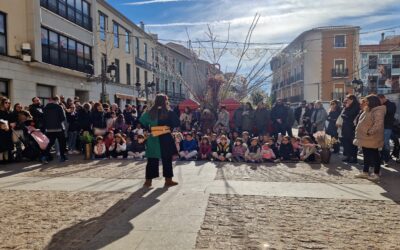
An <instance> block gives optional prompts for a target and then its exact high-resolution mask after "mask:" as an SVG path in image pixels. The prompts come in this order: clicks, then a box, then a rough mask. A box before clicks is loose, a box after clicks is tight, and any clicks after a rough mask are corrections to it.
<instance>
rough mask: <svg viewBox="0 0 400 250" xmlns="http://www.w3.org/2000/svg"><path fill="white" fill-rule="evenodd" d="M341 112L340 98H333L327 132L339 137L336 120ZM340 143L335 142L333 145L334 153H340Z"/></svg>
mask: <svg viewBox="0 0 400 250" xmlns="http://www.w3.org/2000/svg"><path fill="white" fill-rule="evenodd" d="M340 113H341V109H340V102H339V101H338V100H333V101H331V103H330V109H329V113H328V119H327V120H328V127H327V128H326V134H328V135H330V136H332V137H334V138H335V139H336V140H337V139H338V131H337V127H336V121H337V119H338V118H339V116H340ZM339 150H340V144H339V143H335V144H334V145H333V153H339Z"/></svg>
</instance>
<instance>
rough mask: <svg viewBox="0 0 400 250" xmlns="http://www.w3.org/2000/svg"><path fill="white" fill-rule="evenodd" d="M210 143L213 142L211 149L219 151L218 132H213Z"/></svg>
mask: <svg viewBox="0 0 400 250" xmlns="http://www.w3.org/2000/svg"><path fill="white" fill-rule="evenodd" d="M210 144H211V151H212V152H217V147H218V141H217V134H215V133H213V134H211V142H210Z"/></svg>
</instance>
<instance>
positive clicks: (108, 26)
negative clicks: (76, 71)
mask: <svg viewBox="0 0 400 250" xmlns="http://www.w3.org/2000/svg"><path fill="white" fill-rule="evenodd" d="M95 9H96V11H95V12H96V13H95V14H96V19H95V24H94V27H95V30H94V41H95V45H96V46H95V48H94V53H95V55H96V57H95V59H94V69H95V70H94V75H95V76H98V75H101V74H102V73H103V74H107V67H108V66H109V65H111V64H114V65H115V66H117V70H116V74H115V77H114V78H112V79H110V81H107V84H106V93H107V95H108V99H109V102H111V103H117V104H119V105H121V106H123V105H125V104H136V101H137V94H136V88H135V75H134V72H135V51H134V40H135V39H134V38H135V32H134V31H135V29H137V26H136V25H135V24H134V23H133V22H132V21H130V20H129V19H128V18H126V17H125V16H124V15H122V14H121V13H120V12H118V11H117V10H116V9H114V7H112V6H111V5H110V4H108V3H107V2H106V1H104V0H97V1H96V6H95ZM96 84H97V86H96V88H94V89H93V91H92V93H91V95H92V96H93V97H96V98H98V97H99V96H100V94H101V91H102V88H101V87H100V86H99V85H100V83H98V82H97V83H96Z"/></svg>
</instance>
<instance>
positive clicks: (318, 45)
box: [271, 26, 360, 102]
mask: <svg viewBox="0 0 400 250" xmlns="http://www.w3.org/2000/svg"><path fill="white" fill-rule="evenodd" d="M359 30H360V28H359V27H358V26H329V27H319V28H314V29H311V30H308V31H305V32H303V33H302V34H300V35H299V36H298V37H296V39H294V40H293V41H292V42H291V43H290V44H289V45H288V46H287V47H286V48H284V49H283V51H282V52H280V53H279V54H278V55H276V56H275V57H274V58H273V59H272V60H271V70H272V72H273V78H272V88H271V92H272V95H274V96H275V97H276V98H281V99H285V100H286V101H290V102H300V101H302V100H306V101H308V102H311V101H315V100H322V101H323V102H328V101H330V100H332V99H340V100H343V98H344V97H345V94H346V93H352V92H353V88H352V87H351V81H352V79H353V78H354V77H358V72H357V70H355V69H356V68H357V66H358V64H357V62H358V57H359V52H358V51H359V47H358V45H359Z"/></svg>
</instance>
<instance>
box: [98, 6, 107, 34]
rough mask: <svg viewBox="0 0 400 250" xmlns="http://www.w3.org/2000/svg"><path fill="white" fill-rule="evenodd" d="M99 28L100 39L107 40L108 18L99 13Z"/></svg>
mask: <svg viewBox="0 0 400 250" xmlns="http://www.w3.org/2000/svg"><path fill="white" fill-rule="evenodd" d="M99 27H100V30H99V32H100V39H101V40H103V41H105V40H106V36H107V34H106V31H107V16H106V15H104V14H103V13H101V12H100V11H99Z"/></svg>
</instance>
